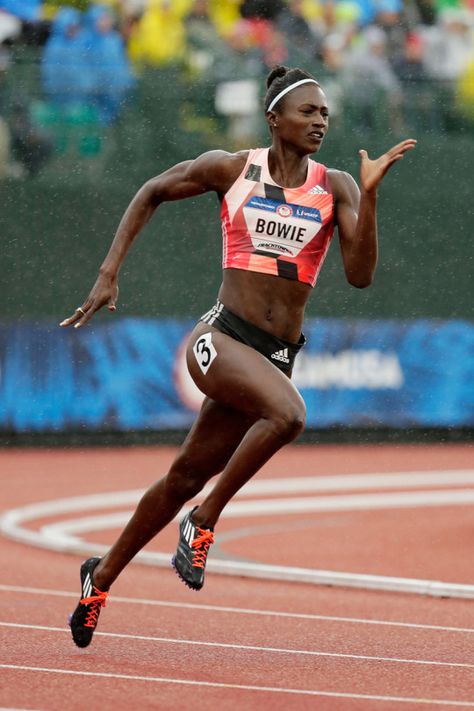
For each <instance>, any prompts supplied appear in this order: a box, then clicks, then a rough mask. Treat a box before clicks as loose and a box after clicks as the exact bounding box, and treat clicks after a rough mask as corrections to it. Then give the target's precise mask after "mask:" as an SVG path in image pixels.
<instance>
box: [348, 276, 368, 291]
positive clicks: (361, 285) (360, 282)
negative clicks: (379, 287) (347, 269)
mask: <svg viewBox="0 0 474 711" xmlns="http://www.w3.org/2000/svg"><path fill="white" fill-rule="evenodd" d="M373 280H374V276H373V274H367V275H364V276H361V275H357V276H355V275H351V276H348V277H347V281H348V282H349V284H350V285H351V286H354V287H355V288H356V289H367V287H368V286H370V285H371V284H372V282H373Z"/></svg>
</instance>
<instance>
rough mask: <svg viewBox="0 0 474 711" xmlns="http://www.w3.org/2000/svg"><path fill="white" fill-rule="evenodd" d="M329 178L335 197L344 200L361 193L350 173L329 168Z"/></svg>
mask: <svg viewBox="0 0 474 711" xmlns="http://www.w3.org/2000/svg"><path fill="white" fill-rule="evenodd" d="M327 176H328V180H329V183H330V185H331V190H332V192H333V194H334V197H335V198H336V200H337V199H344V198H347V197H349V196H353V195H354V193H358V192H359V188H358V186H357V183H356V181H355V180H354V178H353V177H352V175H351V174H350V173H347V172H346V171H345V170H337V169H336V168H327Z"/></svg>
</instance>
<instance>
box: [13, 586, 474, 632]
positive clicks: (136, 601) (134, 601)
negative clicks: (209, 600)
mask: <svg viewBox="0 0 474 711" xmlns="http://www.w3.org/2000/svg"><path fill="white" fill-rule="evenodd" d="M0 592H7V593H8V592H14V593H20V594H24V595H46V596H48V597H69V598H75V599H77V597H78V593H77V592H76V593H74V592H68V591H66V590H52V589H49V588H29V587H24V586H21V585H3V584H0ZM110 599H111V601H113V602H114V603H115V602H116V603H123V604H127V605H150V606H151V607H171V608H174V609H184V610H199V611H202V612H212V613H215V612H222V613H224V614H228V613H231V614H235V615H256V616H261V617H279V618H287V619H295V620H315V621H316V620H319V621H322V622H341V623H351V624H360V625H380V626H387V627H402V628H403V627H404V628H408V629H419V630H433V631H435V632H461V633H463V634H472V633H474V628H473V627H447V626H443V625H424V624H419V623H414V622H397V621H392V620H370V619H364V618H360V617H336V616H334V615H317V614H313V613H304V612H281V611H279V610H256V609H252V608H247V607H226V606H223V605H203V604H198V603H192V602H174V601H173V602H171V601H165V600H149V599H147V598H131V597H120V596H115V595H113V596H112V597H111V598H110Z"/></svg>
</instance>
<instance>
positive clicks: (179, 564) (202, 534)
mask: <svg viewBox="0 0 474 711" xmlns="http://www.w3.org/2000/svg"><path fill="white" fill-rule="evenodd" d="M196 509H197V506H195V507H194V508H193V510H192V511H191V512H190V513H188V514H186V516H185V517H184V518H183V520H182V521H181V523H180V525H179V541H178V549H177V551H176V554H175V555H174V556H173V558H172V560H171V564H172V565H173V567H174V568H175V570H176V572H177V573H178V575H179V577H180V578H181V580H182V581H183V583H186V585H187V586H188V587H190V588H192V589H193V590H200V589H201V588H202V586H203V585H204V570H205V568H206V561H207V554H208V552H209V546H210V545H211V544H212V543H214V533H213V531H212V530H211V529H210V528H200V527H199V526H197V525H196V524H195V523H194V521H193V520H192V515H193V512H194V511H195V510H196Z"/></svg>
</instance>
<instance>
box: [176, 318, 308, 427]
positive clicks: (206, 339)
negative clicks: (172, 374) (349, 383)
mask: <svg viewBox="0 0 474 711" xmlns="http://www.w3.org/2000/svg"><path fill="white" fill-rule="evenodd" d="M186 355H187V362H188V368H189V372H190V373H191V376H192V377H193V379H194V381H195V383H196V385H197V386H198V387H199V388H200V389H201V390H202V391H203V392H204V393H205V394H206V395H207V396H208V397H209V398H211V399H213V400H215V401H216V402H218V403H220V404H222V405H226V406H228V407H231V408H233V409H235V410H238V411H240V412H242V413H245V414H247V415H249V416H251V417H254V418H259V417H271V416H272V415H273V414H275V413H278V412H281V411H287V412H288V411H293V412H294V411H300V412H304V403H303V399H302V397H301V395H300V394H299V392H298V390H297V389H296V388H295V386H294V385H293V383H292V382H291V380H290V379H289V378H288V377H287V376H286V375H284V374H283V373H282V372H281V371H280V370H279V369H278V368H276V367H275V366H274V365H272V363H270V362H269V361H268V360H267V359H266V358H265V357H264V356H263V355H262V354H261V353H258V351H256V350H254V349H253V348H250V347H249V346H246V345H244V344H243V343H240V342H239V341H236V340H235V339H233V338H231V337H230V336H227V335H225V334H223V333H221V332H220V331H216V330H215V329H213V328H212V327H210V326H209V325H208V324H205V323H199V324H198V325H197V326H196V328H195V329H194V331H193V333H192V334H191V338H190V340H189V344H188V348H187V354H186Z"/></svg>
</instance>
